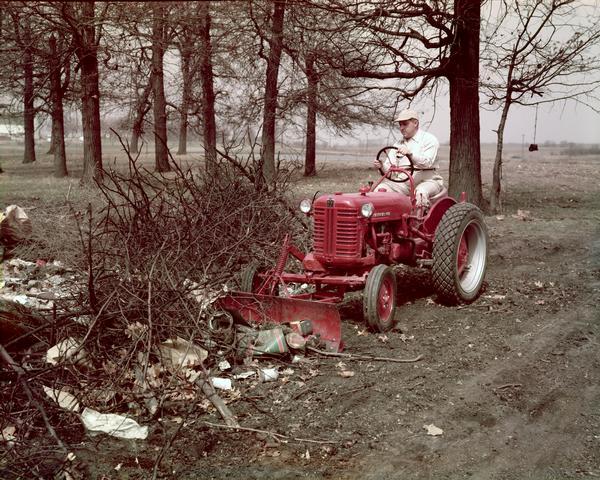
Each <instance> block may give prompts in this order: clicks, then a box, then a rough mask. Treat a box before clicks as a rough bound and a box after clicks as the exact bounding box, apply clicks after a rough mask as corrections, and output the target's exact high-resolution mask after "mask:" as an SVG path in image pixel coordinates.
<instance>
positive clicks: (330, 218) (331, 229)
mask: <svg viewBox="0 0 600 480" xmlns="http://www.w3.org/2000/svg"><path fill="white" fill-rule="evenodd" d="M314 220H315V231H314V250H315V253H316V254H317V255H325V256H327V257H337V258H357V257H359V256H360V239H359V235H358V212H357V211H356V210H355V209H352V208H343V207H341V208H340V207H337V208H326V207H316V208H315V212H314Z"/></svg>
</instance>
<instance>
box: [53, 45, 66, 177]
mask: <svg viewBox="0 0 600 480" xmlns="http://www.w3.org/2000/svg"><path fill="white" fill-rule="evenodd" d="M49 45H50V65H49V66H50V103H51V105H50V108H51V112H52V149H53V152H52V153H53V154H54V176H55V177H58V178H62V177H66V176H67V175H68V172H67V156H66V153H65V121H64V113H63V90H62V82H61V74H60V71H61V67H60V61H59V56H58V52H57V49H56V38H55V37H54V35H51V36H50V40H49Z"/></svg>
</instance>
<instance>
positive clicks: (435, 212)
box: [423, 197, 457, 235]
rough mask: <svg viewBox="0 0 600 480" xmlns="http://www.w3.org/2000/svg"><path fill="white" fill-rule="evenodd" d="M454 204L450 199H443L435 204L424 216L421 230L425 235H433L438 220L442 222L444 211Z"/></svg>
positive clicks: (454, 201)
mask: <svg viewBox="0 0 600 480" xmlns="http://www.w3.org/2000/svg"><path fill="white" fill-rule="evenodd" d="M456 203H457V202H456V200H454V199H453V198H452V197H444V198H441V199H439V200H438V201H437V202H435V204H434V205H433V206H432V207H431V208H430V209H429V212H428V213H427V215H426V216H425V220H423V230H424V231H425V233H428V234H431V235H433V234H434V233H435V229H436V228H437V226H438V224H439V223H440V220H442V217H443V216H444V213H446V211H447V210H448V209H449V208H450V207H451V206H452V205H455V204H456Z"/></svg>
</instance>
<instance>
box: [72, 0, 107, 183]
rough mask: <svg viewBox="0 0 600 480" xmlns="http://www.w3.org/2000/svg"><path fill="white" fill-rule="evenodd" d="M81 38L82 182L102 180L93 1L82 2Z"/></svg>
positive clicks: (79, 56) (79, 55)
mask: <svg viewBox="0 0 600 480" xmlns="http://www.w3.org/2000/svg"><path fill="white" fill-rule="evenodd" d="M80 5H81V13H82V14H81V17H80V25H81V27H80V28H81V30H80V34H81V40H80V42H81V43H80V44H79V45H77V48H76V54H77V57H78V59H79V63H80V65H81V117H82V127H83V176H82V178H81V181H82V182H83V183H92V182H93V181H94V180H97V181H102V142H101V129H100V91H99V88H98V52H97V49H98V45H97V44H96V28H95V23H94V20H95V18H94V2H93V1H90V2H81V4H80Z"/></svg>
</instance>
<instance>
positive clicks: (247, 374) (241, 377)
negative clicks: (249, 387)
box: [233, 372, 256, 380]
mask: <svg viewBox="0 0 600 480" xmlns="http://www.w3.org/2000/svg"><path fill="white" fill-rule="evenodd" d="M255 375H256V372H242V373H238V374H237V375H234V376H233V378H234V379H235V380H245V379H246V378H250V377H254V376H255Z"/></svg>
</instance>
